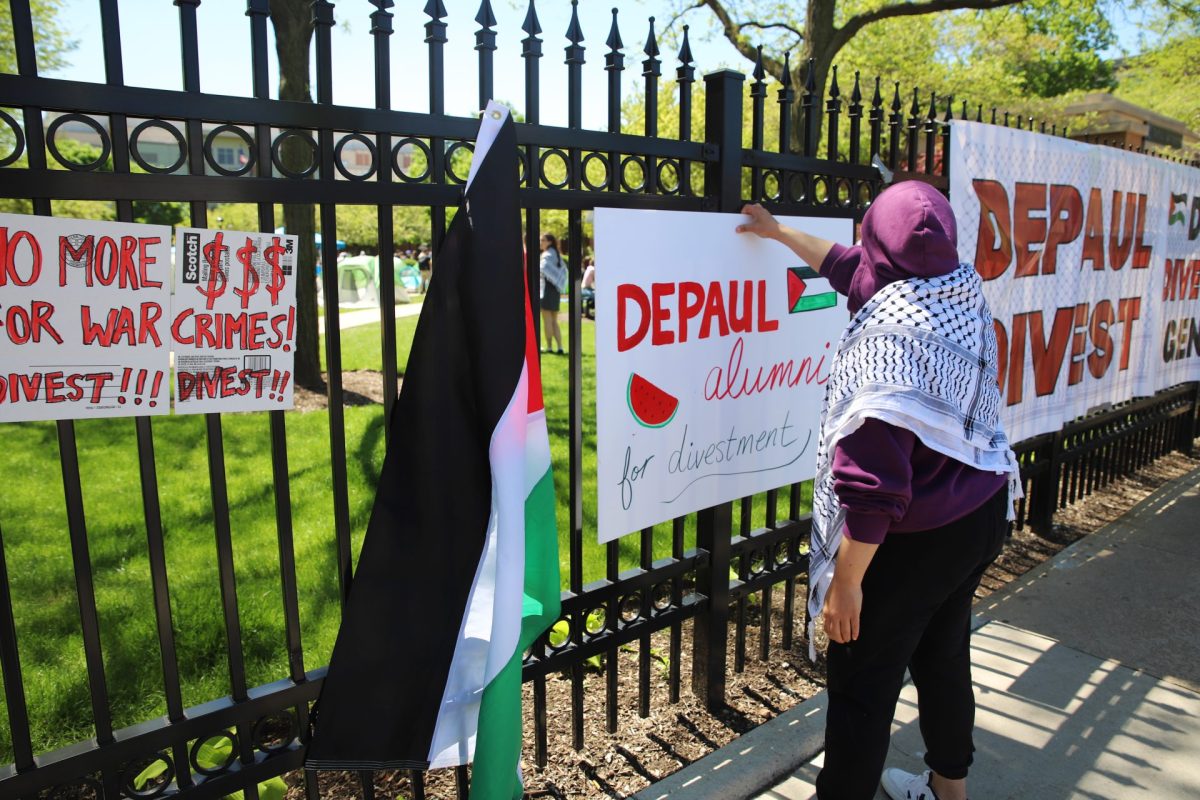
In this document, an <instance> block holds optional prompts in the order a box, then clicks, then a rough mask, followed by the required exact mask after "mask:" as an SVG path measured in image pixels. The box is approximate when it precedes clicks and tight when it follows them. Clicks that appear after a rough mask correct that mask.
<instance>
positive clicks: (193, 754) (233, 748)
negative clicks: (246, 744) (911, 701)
mask: <svg viewBox="0 0 1200 800" xmlns="http://www.w3.org/2000/svg"><path fill="white" fill-rule="evenodd" d="M213 739H228V740H229V756H228V757H227V758H226V759H225V763H224V764H222V765H221V766H219V767H205V766H201V764H200V760H199V759H198V758H197V756H198V754H199V752H200V746H201V745H203V744H204V743H205V742H210V741H212V740H213ZM237 751H238V741H237V736H236V735H235V734H232V733H230V732H229V731H218V732H216V733H214V734H210V735H208V736H204V737H201V738H199V739H197V740H196V741H194V742H192V746H191V748H189V750H188V759H189V760H190V761H191V762H192V769H194V770H196V772H199V773H200V774H201V775H204V776H206V777H211V776H213V775H220V774H221V773H223V772H225V771H226V770H228V769H229V767H230V765H231V764H233V762H234V761H236V760H237Z"/></svg>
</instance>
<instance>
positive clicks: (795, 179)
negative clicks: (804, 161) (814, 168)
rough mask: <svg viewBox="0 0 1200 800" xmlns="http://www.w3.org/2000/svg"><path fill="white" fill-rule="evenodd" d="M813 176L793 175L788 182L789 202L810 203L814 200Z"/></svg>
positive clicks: (799, 173)
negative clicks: (810, 180)
mask: <svg viewBox="0 0 1200 800" xmlns="http://www.w3.org/2000/svg"><path fill="white" fill-rule="evenodd" d="M811 177H812V176H811V175H807V174H805V173H803V172H795V173H792V176H791V177H790V178H789V179H788V181H787V195H788V200H790V201H791V202H793V203H808V202H811V199H812V185H811V183H810V182H809V179H810V178H811Z"/></svg>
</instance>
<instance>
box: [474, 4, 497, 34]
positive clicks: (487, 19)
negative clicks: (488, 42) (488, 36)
mask: <svg viewBox="0 0 1200 800" xmlns="http://www.w3.org/2000/svg"><path fill="white" fill-rule="evenodd" d="M475 21H476V22H478V23H479V24H480V25H481V26H482V27H483V28H485V29H487V28H494V27H496V15H495V14H493V13H492V0H483V2H482V3H480V4H479V13H478V14H476V15H475Z"/></svg>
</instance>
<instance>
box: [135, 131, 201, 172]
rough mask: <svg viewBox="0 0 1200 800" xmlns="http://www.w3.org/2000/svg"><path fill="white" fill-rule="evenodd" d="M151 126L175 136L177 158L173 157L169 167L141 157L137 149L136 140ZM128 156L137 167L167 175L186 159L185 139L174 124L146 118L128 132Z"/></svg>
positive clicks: (180, 165)
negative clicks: (131, 131) (152, 162)
mask: <svg viewBox="0 0 1200 800" xmlns="http://www.w3.org/2000/svg"><path fill="white" fill-rule="evenodd" d="M151 128H159V129H161V130H164V131H166V132H167V133H169V134H171V136H173V137H175V143H176V144H177V145H179V158H177V159H175V161H174V163H172V164H171V166H169V167H160V166H158V165H157V164H151V163H150V162H149V161H147V160H146V159H144V158H142V154H141V153H140V152H139V151H138V142H139V141H140V140H141V138H142V134H143V133H145V132H146V131H148V130H150V129H151ZM129 157H130V158H132V159H133V160H134V161H135V162H136V163H137V165H138V166H139V167H141V168H142V169H144V170H146V172H153V173H155V174H156V175H169V174H170V173H172V172H174V171H175V170H177V169H179V168H180V167H182V166H183V165H184V163H185V162H186V161H187V141H186V140H185V139H184V138H183V134H182V133H180V132H179V130H178V129H177V128H176V127H175V126H174V125H168V124H167V123H165V122H163V121H162V120H161V119H148V120H146V121H145V122H142V123H141V124H139V125H138V126H137V127H136V128H134V129H133V133H131V134H129Z"/></svg>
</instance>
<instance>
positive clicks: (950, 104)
mask: <svg viewBox="0 0 1200 800" xmlns="http://www.w3.org/2000/svg"><path fill="white" fill-rule="evenodd" d="M953 119H954V95H950V96H949V97H947V98H946V116H944V117H942V122H950V121H951V120H953Z"/></svg>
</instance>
